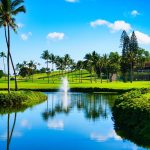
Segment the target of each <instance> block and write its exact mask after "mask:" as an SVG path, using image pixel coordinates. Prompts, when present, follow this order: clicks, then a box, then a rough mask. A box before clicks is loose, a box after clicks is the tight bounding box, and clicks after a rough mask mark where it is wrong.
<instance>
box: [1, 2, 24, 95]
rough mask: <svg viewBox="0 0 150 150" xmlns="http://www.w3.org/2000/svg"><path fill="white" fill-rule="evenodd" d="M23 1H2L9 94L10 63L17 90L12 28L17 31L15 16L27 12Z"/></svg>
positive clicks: (2, 23) (2, 22)
mask: <svg viewBox="0 0 150 150" xmlns="http://www.w3.org/2000/svg"><path fill="white" fill-rule="evenodd" d="M22 3H24V1H23V0H1V3H0V26H3V27H4V31H5V40H6V45H7V51H8V52H7V53H8V54H7V64H8V65H7V69H8V93H10V61H11V63H12V66H13V70H14V74H15V89H16V90H17V80H16V73H15V68H14V64H13V60H12V56H11V52H10V28H12V29H13V31H16V27H17V25H16V23H15V16H16V15H17V14H19V13H20V12H24V13H25V12H26V10H25V7H24V6H23V5H22Z"/></svg>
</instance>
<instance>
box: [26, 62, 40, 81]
mask: <svg viewBox="0 0 150 150" xmlns="http://www.w3.org/2000/svg"><path fill="white" fill-rule="evenodd" d="M37 65H39V63H36V62H34V61H33V60H30V62H29V63H28V66H29V68H30V69H31V70H32V82H33V79H34V78H33V76H34V71H35V70H36V68H37Z"/></svg>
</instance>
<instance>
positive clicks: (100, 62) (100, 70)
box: [96, 56, 104, 83]
mask: <svg viewBox="0 0 150 150" xmlns="http://www.w3.org/2000/svg"><path fill="white" fill-rule="evenodd" d="M96 66H97V68H98V69H99V76H100V79H101V83H102V82H103V77H102V69H103V66H104V58H103V57H101V56H99V59H98V61H97V64H96Z"/></svg>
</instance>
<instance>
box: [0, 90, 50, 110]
mask: <svg viewBox="0 0 150 150" xmlns="http://www.w3.org/2000/svg"><path fill="white" fill-rule="evenodd" d="M46 99H47V96H46V95H45V94H44V93H41V92H32V91H19V92H11V93H10V94H8V93H7V92H1V93H0V112H1V110H3V109H4V108H5V109H6V110H9V109H10V111H11V109H12V110H16V109H18V108H19V110H20V109H25V108H28V107H32V106H33V105H35V104H38V103H41V102H43V101H45V100H46ZM3 111H4V110H3ZM3 111H2V112H3Z"/></svg>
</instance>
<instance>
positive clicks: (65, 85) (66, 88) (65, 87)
mask: <svg viewBox="0 0 150 150" xmlns="http://www.w3.org/2000/svg"><path fill="white" fill-rule="evenodd" d="M61 91H63V92H64V93H68V91H69V85H68V79H67V77H64V78H62V86H61Z"/></svg>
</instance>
